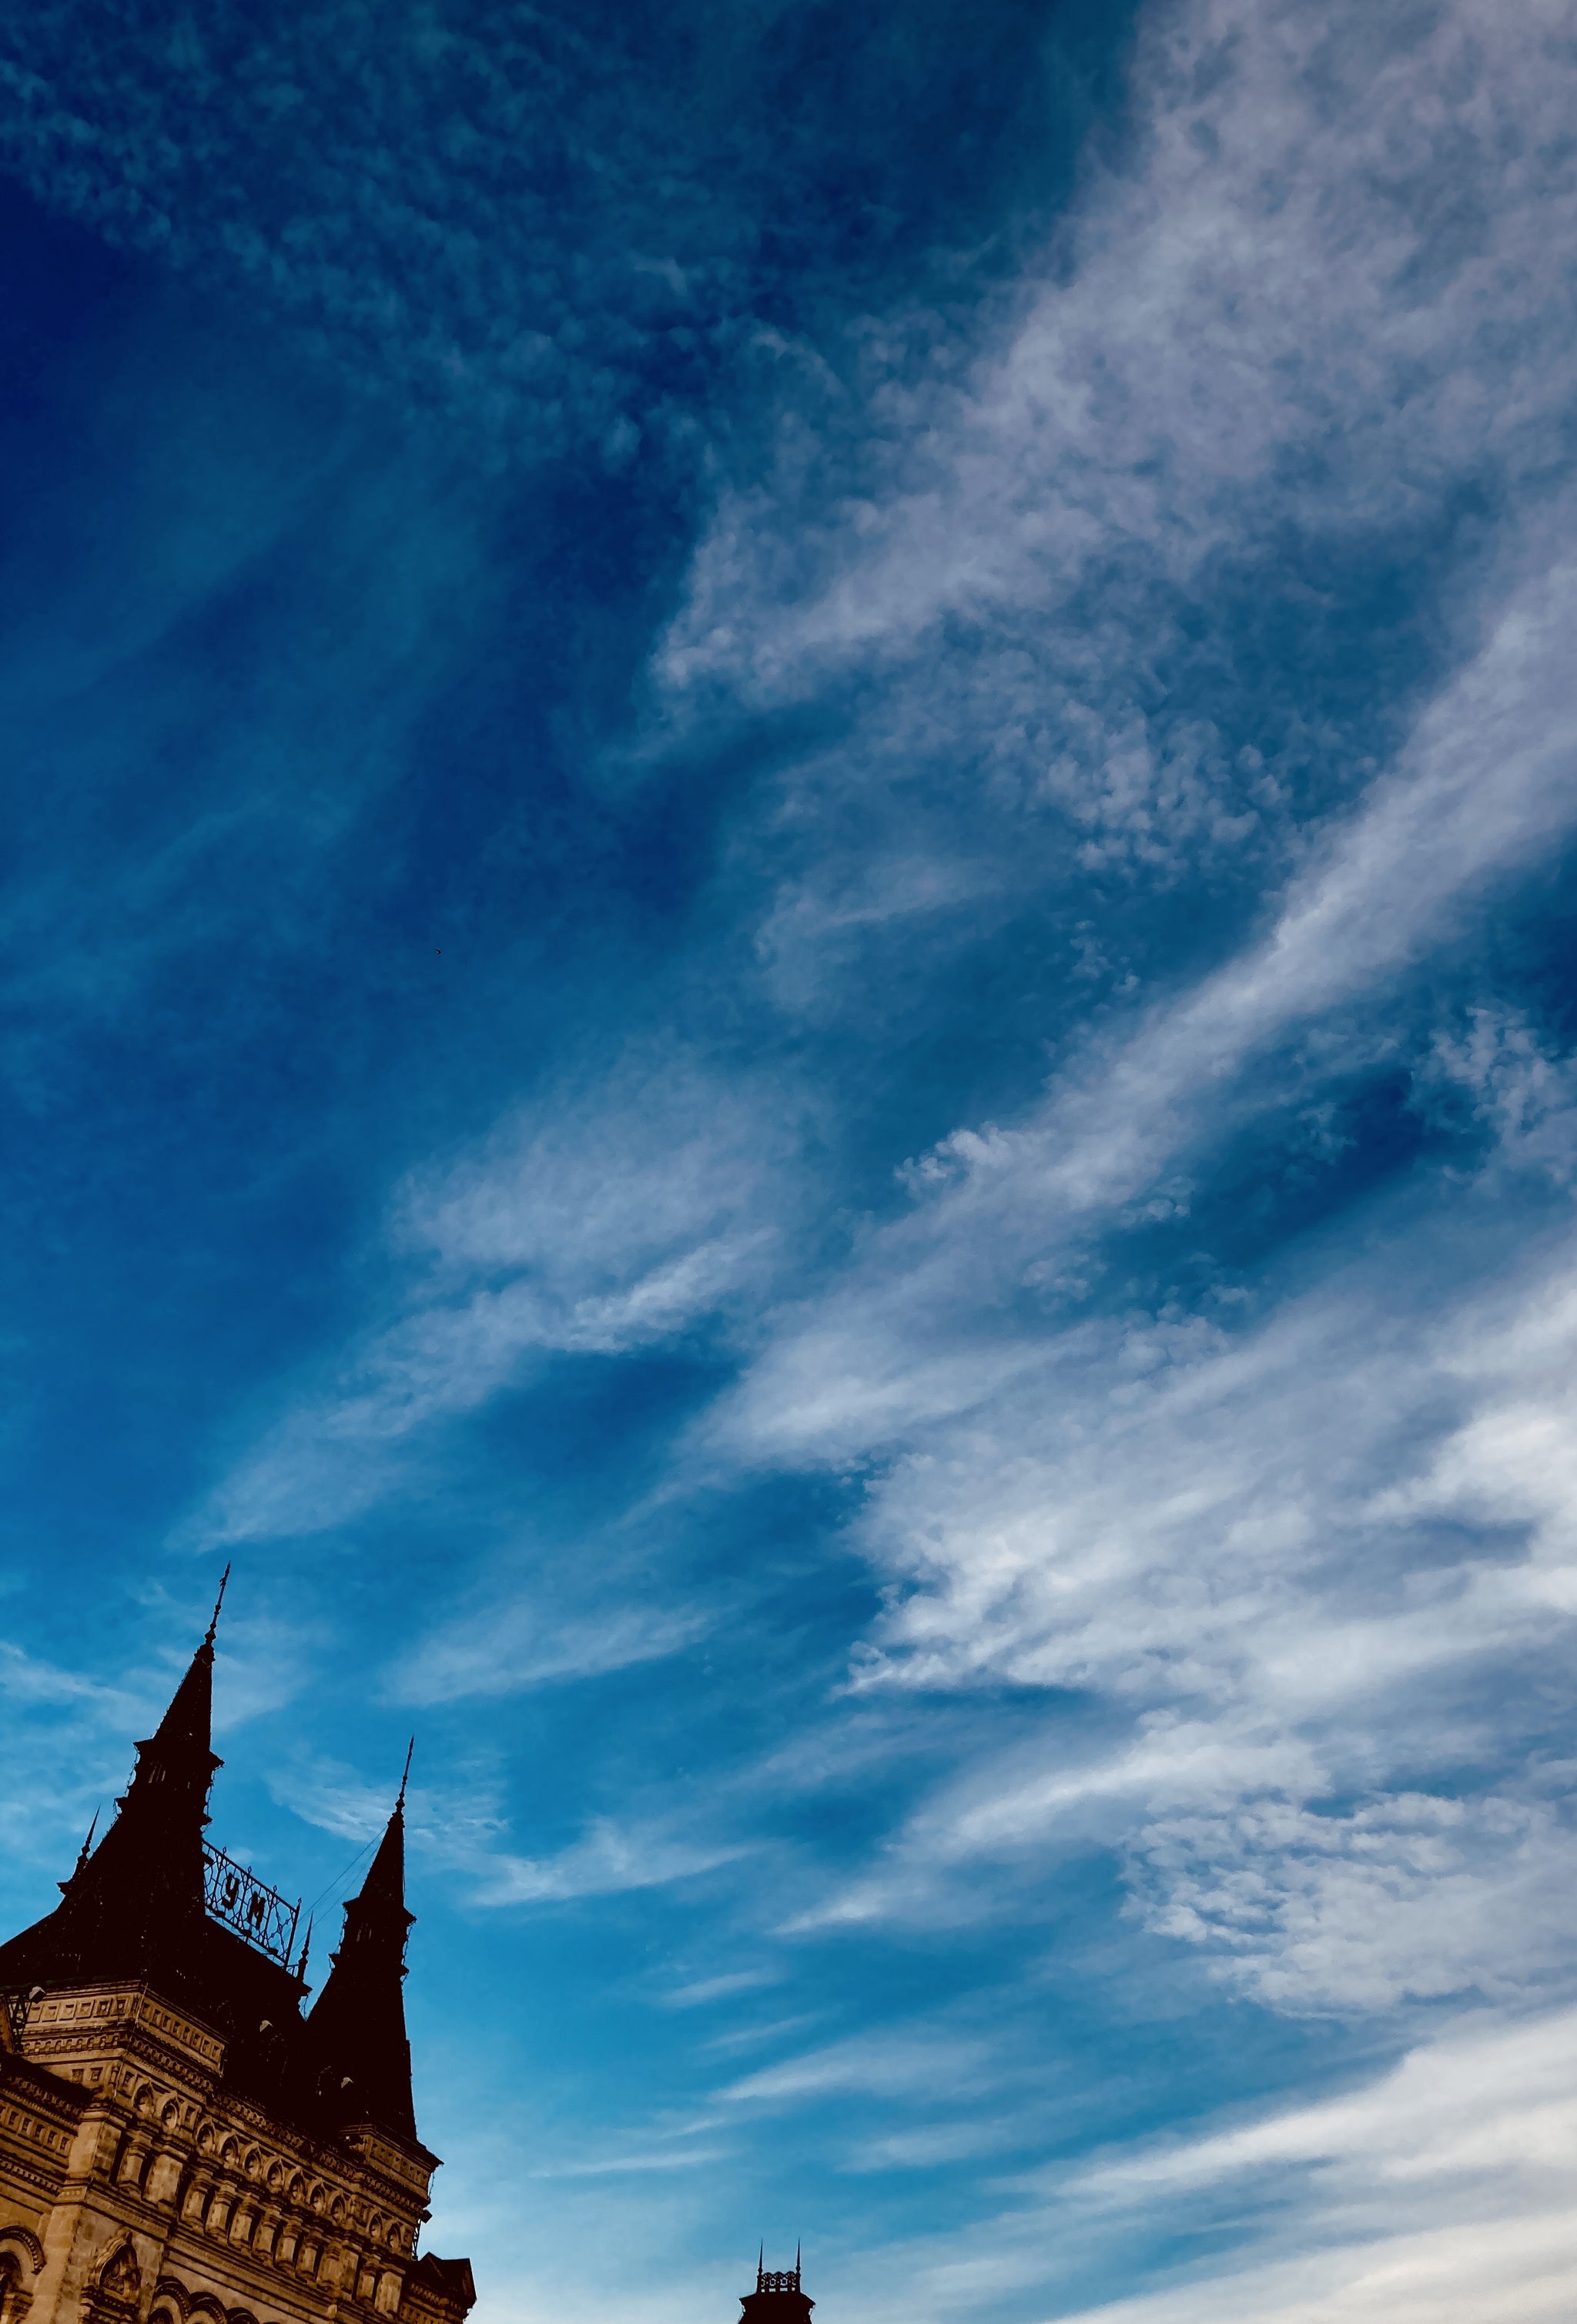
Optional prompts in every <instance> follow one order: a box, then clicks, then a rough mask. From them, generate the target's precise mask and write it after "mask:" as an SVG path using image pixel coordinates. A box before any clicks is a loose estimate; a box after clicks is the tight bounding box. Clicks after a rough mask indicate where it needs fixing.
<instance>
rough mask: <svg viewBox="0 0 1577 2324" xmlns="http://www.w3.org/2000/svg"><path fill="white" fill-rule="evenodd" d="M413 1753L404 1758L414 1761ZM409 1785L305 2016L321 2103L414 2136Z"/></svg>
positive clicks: (338, 2117)
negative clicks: (408, 1995)
mask: <svg viewBox="0 0 1577 2324" xmlns="http://www.w3.org/2000/svg"><path fill="white" fill-rule="evenodd" d="M406 1766H407V1769H408V1770H409V1767H410V1759H409V1757H407V1760H406ZM404 1798H405V1787H404V1784H403V1783H402V1784H401V1790H400V1798H399V1800H398V1801H397V1802H396V1803H395V1807H394V1812H393V1814H392V1816H391V1817H390V1818H389V1821H388V1824H387V1826H386V1827H385V1829H384V1832H383V1839H382V1840H380V1841H379V1843H378V1852H377V1854H376V1855H375V1856H374V1858H373V1861H372V1864H371V1866H370V1867H368V1871H367V1877H366V1878H365V1880H364V1881H363V1883H362V1889H361V1894H360V1895H358V1896H353V1897H352V1898H351V1900H350V1902H349V1904H346V1908H345V1934H344V1935H343V1936H342V1937H341V1939H340V1941H339V1950H338V1951H337V1953H334V1954H332V1955H331V1956H330V1959H331V1960H332V1961H333V1964H334V1965H333V1967H332V1969H330V1970H329V1973H328V1979H327V1984H326V1985H325V1986H324V1987H323V1990H322V1992H321V1993H320V1994H319V1995H318V2000H317V2003H316V2005H315V2006H314V2007H313V2010H312V2014H311V2015H310V2016H309V2018H308V2020H307V2025H308V2031H309V2036H310V2039H311V2044H312V2049H313V2052H314V2055H315V2058H316V2061H317V2071H318V2092H319V2096H320V2098H321V2100H322V2103H323V2105H324V2106H325V2107H326V2108H327V2111H328V2113H329V2115H330V2116H331V2118H332V2119H333V2120H334V2121H336V2122H374V2123H377V2124H379V2125H381V2126H382V2127H383V2129H385V2130H392V2131H393V2132H395V2133H396V2134H397V2135H399V2136H401V2137H402V2138H409V2139H410V2140H412V2141H414V2140H415V2137H416V2113H415V2109H414V2107H413V2106H412V2104H411V2098H410V2043H409V2042H408V2040H407V2039H406V2034H405V1997H404V1995H403V1993H402V1991H401V1983H402V1980H403V1978H404V1976H405V1937H406V1932H407V1931H408V1930H409V1928H410V1924H411V1922H412V1921H413V1920H414V1918H415V1917H416V1916H415V1914H412V1913H408V1912H407V1911H406V1909H405V1808H404Z"/></svg>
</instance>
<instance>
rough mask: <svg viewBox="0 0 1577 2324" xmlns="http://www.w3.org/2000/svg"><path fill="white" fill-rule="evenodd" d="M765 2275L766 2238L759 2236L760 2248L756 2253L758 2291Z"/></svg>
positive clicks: (764, 2279)
mask: <svg viewBox="0 0 1577 2324" xmlns="http://www.w3.org/2000/svg"><path fill="white" fill-rule="evenodd" d="M766 2276H767V2239H766V2237H765V2236H762V2237H761V2250H760V2251H759V2252H758V2253H757V2254H756V2290H757V2291H758V2292H759V2291H760V2290H761V2286H762V2284H763V2283H764V2282H765V2281H766Z"/></svg>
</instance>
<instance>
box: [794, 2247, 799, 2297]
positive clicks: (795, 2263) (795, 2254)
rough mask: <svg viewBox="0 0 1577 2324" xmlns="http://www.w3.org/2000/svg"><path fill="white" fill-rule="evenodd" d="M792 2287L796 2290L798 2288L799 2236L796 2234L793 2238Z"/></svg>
mask: <svg viewBox="0 0 1577 2324" xmlns="http://www.w3.org/2000/svg"><path fill="white" fill-rule="evenodd" d="M794 2289H795V2291H796V2292H798V2289H799V2237H798V2236H795V2238H794Z"/></svg>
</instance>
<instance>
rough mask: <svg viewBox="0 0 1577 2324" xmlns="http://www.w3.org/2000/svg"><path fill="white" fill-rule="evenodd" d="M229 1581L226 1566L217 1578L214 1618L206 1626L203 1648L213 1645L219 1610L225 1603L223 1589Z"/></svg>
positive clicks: (228, 1570) (228, 1571)
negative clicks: (217, 1592) (217, 1587)
mask: <svg viewBox="0 0 1577 2324" xmlns="http://www.w3.org/2000/svg"><path fill="white" fill-rule="evenodd" d="M229 1579H230V1569H229V1567H228V1565H226V1568H225V1571H224V1572H223V1573H221V1574H220V1576H219V1594H218V1596H217V1598H216V1599H215V1600H214V1618H213V1620H212V1621H211V1622H210V1623H209V1624H208V1633H207V1635H206V1637H204V1639H203V1644H204V1646H212V1645H213V1643H214V1633H215V1632H216V1631H217V1628H218V1627H219V1609H220V1607H221V1606H222V1605H223V1604H224V1602H225V1588H226V1583H227V1582H228V1581H229Z"/></svg>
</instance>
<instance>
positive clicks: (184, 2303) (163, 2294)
mask: <svg viewBox="0 0 1577 2324" xmlns="http://www.w3.org/2000/svg"><path fill="white" fill-rule="evenodd" d="M161 2300H167V2301H169V2302H170V2305H171V2308H173V2309H174V2310H175V2313H176V2315H177V2316H178V2318H179V2319H180V2324H186V2319H187V2318H188V2317H189V2315H190V2313H191V2294H190V2293H189V2292H188V2290H187V2288H186V2286H185V2284H184V2283H180V2282H177V2280H176V2278H175V2277H174V2276H172V2275H161V2277H160V2279H159V2281H158V2282H157V2283H156V2284H155V2285H154V2286H153V2304H154V2306H155V2307H157V2306H158V2304H159V2302H160V2301H161Z"/></svg>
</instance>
